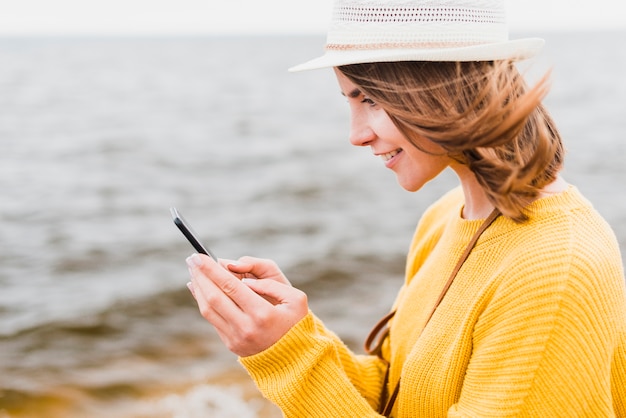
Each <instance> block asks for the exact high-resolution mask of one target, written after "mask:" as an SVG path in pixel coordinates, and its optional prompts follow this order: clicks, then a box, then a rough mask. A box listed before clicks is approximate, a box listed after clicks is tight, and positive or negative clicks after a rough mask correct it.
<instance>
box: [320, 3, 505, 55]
mask: <svg viewBox="0 0 626 418" xmlns="http://www.w3.org/2000/svg"><path fill="white" fill-rule="evenodd" d="M357 3H358V4H357ZM368 3H369V2H368V1H367V0H366V1H360V2H359V1H354V0H351V1H350V0H344V1H336V2H335V7H334V9H333V16H332V21H331V25H330V28H329V32H328V36H327V42H326V50H350V49H355V50H363V49H389V48H455V47H463V46H471V45H481V44H489V43H498V42H506V41H507V40H508V27H507V24H506V13H505V10H504V5H503V3H502V2H498V1H496V2H494V1H486V0H482V1H476V0H474V1H471V2H465V3H466V4H459V3H464V2H458V1H457V2H456V3H457V5H456V6H455V5H442V2H440V1H439V2H433V1H432V0H431V1H417V2H416V1H412V2H406V1H401V2H398V1H396V2H395V5H385V6H384V7H381V5H380V4H379V5H374V4H372V5H369V4H368ZM390 3H394V2H389V3H388V4H390ZM469 3H471V4H469ZM470 6H472V7H470ZM481 6H482V7H481Z"/></svg>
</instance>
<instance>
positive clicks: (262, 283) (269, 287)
mask: <svg viewBox="0 0 626 418" xmlns="http://www.w3.org/2000/svg"><path fill="white" fill-rule="evenodd" d="M242 282H243V283H244V284H245V285H247V286H248V287H249V288H250V289H252V290H253V291H254V293H256V294H258V295H261V296H263V298H264V299H265V300H267V301H268V302H270V303H271V304H272V305H274V306H280V307H281V308H287V309H292V308H293V307H296V310H298V309H297V307H302V306H304V307H305V308H306V309H305V312H304V313H306V311H308V304H307V303H308V302H307V296H306V294H305V293H304V292H302V291H301V290H299V289H296V288H295V287H292V286H288V285H285V284H284V283H279V282H277V281H275V280H268V279H243V280H242Z"/></svg>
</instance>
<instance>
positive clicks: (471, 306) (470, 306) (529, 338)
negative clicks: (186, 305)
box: [187, 0, 626, 418]
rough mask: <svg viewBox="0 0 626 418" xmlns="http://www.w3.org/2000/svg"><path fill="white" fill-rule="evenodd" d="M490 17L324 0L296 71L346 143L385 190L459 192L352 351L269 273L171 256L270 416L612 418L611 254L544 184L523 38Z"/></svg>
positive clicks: (592, 223) (546, 120)
mask: <svg viewBox="0 0 626 418" xmlns="http://www.w3.org/2000/svg"><path fill="white" fill-rule="evenodd" d="M503 9H504V6H503V3H502V2H500V1H496V0H465V1H457V2H454V1H445V2H443V1H434V0H431V1H416V2H412V3H407V2H405V1H399V0H392V1H389V0H388V1H382V0H379V1H375V0H369V1H364V0H360V1H357V0H343V1H336V4H335V11H334V15H333V22H332V25H331V28H330V32H329V34H328V44H327V47H326V49H327V51H326V53H325V54H324V56H322V57H320V58H318V59H315V60H313V61H310V62H308V63H305V64H303V65H301V66H298V67H296V68H295V70H305V69H313V68H323V67H334V71H335V73H336V76H337V80H338V83H339V87H340V89H341V92H342V94H343V95H344V96H345V97H346V99H347V101H348V104H349V106H350V112H351V132H350V141H351V142H352V144H354V145H356V146H366V147H370V149H371V151H372V152H373V153H374V154H375V155H378V156H380V157H381V159H382V162H383V164H384V165H385V166H386V167H387V168H388V169H390V170H393V171H394V173H395V174H396V176H397V179H398V182H399V184H400V186H402V187H403V188H405V189H406V190H408V191H417V190H419V189H420V188H421V187H422V186H423V185H424V184H425V183H426V182H428V181H429V180H431V179H433V178H435V177H436V176H437V175H439V173H441V172H442V171H443V170H444V169H445V168H447V167H450V168H452V169H453V170H454V171H455V173H456V174H457V175H458V178H459V181H460V186H459V187H458V188H455V189H454V190H451V191H450V192H449V193H447V194H446V195H444V196H443V197H441V198H440V199H439V200H438V201H437V202H435V203H433V205H432V206H431V207H430V208H429V210H427V211H426V212H425V213H424V215H423V217H422V219H421V220H420V222H419V224H418V225H417V229H416V231H415V235H414V239H413V242H412V244H411V246H410V249H409V253H408V257H407V265H406V280H405V283H404V285H403V286H402V288H401V289H400V291H399V293H398V296H397V299H396V302H395V304H394V306H393V308H392V311H391V313H390V314H389V315H388V316H387V317H386V318H384V319H383V320H382V321H381V323H380V327H377V328H376V329H374V330H373V334H372V335H371V336H370V337H371V338H368V348H369V350H368V351H369V354H355V353H353V352H351V351H350V350H349V349H348V348H347V347H346V346H345V345H344V344H343V343H342V342H341V341H340V339H339V338H338V337H337V336H336V335H334V334H333V333H332V332H331V331H329V330H327V329H326V328H325V327H324V325H323V324H322V323H321V321H319V320H318V319H317V318H316V317H315V316H314V315H313V313H311V312H310V311H309V309H308V306H307V299H306V295H304V293H302V292H301V291H299V290H298V289H295V288H293V287H291V286H290V285H289V282H288V280H287V278H286V277H285V276H284V275H283V274H282V273H281V271H280V270H279V268H278V267H277V266H276V265H275V264H274V263H273V262H272V261H269V260H261V259H255V258H250V257H243V258H241V259H240V260H238V261H237V262H229V261H227V260H222V261H221V262H220V263H215V262H213V261H212V260H211V259H209V258H208V257H205V256H201V255H197V254H196V255H192V256H191V257H189V258H188V260H187V262H188V264H189V267H190V272H191V277H192V281H191V283H190V285H189V287H190V289H191V291H192V293H193V294H194V297H195V298H196V300H197V302H198V306H199V308H200V311H201V313H202V315H203V316H204V317H205V318H206V319H207V320H208V321H209V322H210V323H211V324H213V326H214V327H215V328H216V330H217V332H218V333H219V335H220V337H221V339H222V340H223V341H224V343H225V344H226V345H227V346H228V348H229V349H230V350H232V351H233V352H234V353H236V354H238V355H239V356H240V362H241V364H242V365H243V366H244V367H245V368H246V369H247V370H248V371H249V373H250V375H251V376H252V378H253V379H254V380H255V382H256V383H257V385H258V387H259V389H260V390H261V391H262V392H263V394H264V395H265V396H266V397H267V398H268V399H270V400H272V401H273V402H275V403H276V404H277V405H278V406H279V407H280V408H281V410H282V411H283V413H284V415H285V416H286V417H324V418H326V417H376V416H381V415H384V416H393V417H398V418H400V417H406V418H408V417H443V416H449V417H462V416H473V417H476V416H538V417H558V416H563V417H575V416H589V417H612V416H619V417H626V290H625V283H624V273H623V264H622V260H621V256H620V252H619V247H618V244H617V241H616V239H615V236H614V234H613V232H612V231H611V229H610V227H609V226H608V225H607V224H606V222H605V221H604V220H603V219H602V218H601V217H600V215H599V214H598V213H597V212H596V211H595V210H594V209H593V207H592V205H591V204H590V203H589V202H588V201H587V200H586V199H585V198H584V197H583V196H582V195H581V194H580V192H579V191H578V190H577V189H576V187H574V186H572V185H570V184H568V183H567V182H566V181H565V180H564V179H563V178H562V177H561V176H560V174H559V171H560V169H561V166H562V163H563V147H562V143H561V138H560V136H559V133H558V131H557V129H556V127H555V126H554V123H553V121H552V119H551V118H550V116H549V115H548V113H547V111H546V109H545V108H544V106H543V105H542V103H541V101H542V99H543V97H544V96H545V94H546V92H547V80H546V79H545V78H544V79H543V80H541V81H540V82H539V83H538V84H537V85H536V86H534V87H532V88H529V87H528V86H526V84H525V82H524V80H523V78H522V76H521V75H520V74H519V72H518V70H517V69H516V66H515V64H514V62H515V61H516V60H519V59H524V58H529V57H531V56H532V55H534V54H535V53H536V52H537V51H538V50H539V49H540V47H541V45H542V41H541V40H537V39H522V40H516V41H509V40H508V34H507V33H506V28H505V25H504V23H505V22H504V17H503ZM378 331H380V332H378ZM377 334H378V335H377ZM373 344H374V345H375V346H374V347H372V345H373Z"/></svg>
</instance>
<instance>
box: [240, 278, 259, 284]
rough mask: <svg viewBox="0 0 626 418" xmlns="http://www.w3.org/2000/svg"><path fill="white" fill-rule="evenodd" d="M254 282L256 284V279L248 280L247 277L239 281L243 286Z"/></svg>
mask: <svg viewBox="0 0 626 418" xmlns="http://www.w3.org/2000/svg"><path fill="white" fill-rule="evenodd" d="M254 282H256V279H249V278H247V277H246V278H243V279H241V283H244V284H251V283H254Z"/></svg>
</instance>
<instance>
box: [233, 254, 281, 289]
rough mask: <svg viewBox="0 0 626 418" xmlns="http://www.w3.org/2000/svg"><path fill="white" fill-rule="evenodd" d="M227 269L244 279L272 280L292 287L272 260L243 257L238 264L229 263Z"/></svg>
mask: <svg viewBox="0 0 626 418" xmlns="http://www.w3.org/2000/svg"><path fill="white" fill-rule="evenodd" d="M227 268H228V270H230V271H231V272H233V273H235V274H238V275H239V276H240V277H242V278H255V279H272V280H275V281H277V282H279V283H283V284H288V285H290V283H289V280H287V277H285V275H284V274H283V272H282V271H281V270H280V268H279V267H278V266H277V265H276V263H275V262H274V261H272V260H267V259H262V258H254V257H241V258H240V259H239V260H238V261H237V262H235V263H229V264H228V265H227Z"/></svg>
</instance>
